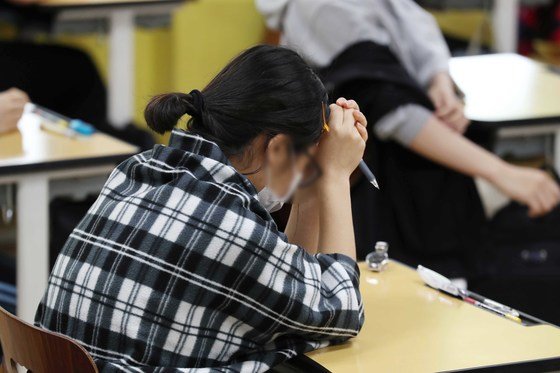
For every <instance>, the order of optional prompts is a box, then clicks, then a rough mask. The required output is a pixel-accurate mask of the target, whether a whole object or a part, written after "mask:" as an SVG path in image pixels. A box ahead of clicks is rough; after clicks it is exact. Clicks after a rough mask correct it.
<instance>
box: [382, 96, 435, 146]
mask: <svg viewBox="0 0 560 373" xmlns="http://www.w3.org/2000/svg"><path fill="white" fill-rule="evenodd" d="M432 115H433V113H432V112H431V111H430V110H428V109H426V108H425V107H423V106H420V105H417V104H408V105H403V106H400V107H398V108H397V109H395V110H393V111H391V112H389V113H387V114H385V115H384V116H383V117H382V118H381V119H380V120H379V122H377V124H376V125H375V127H374V132H375V135H376V136H377V137H378V138H380V139H381V140H395V141H396V142H398V143H400V144H402V145H404V146H406V147H408V146H409V145H410V143H411V142H412V140H414V138H415V137H416V136H417V135H418V133H419V132H420V130H422V128H424V126H425V125H426V122H427V121H428V119H429V118H430V117H431V116H432Z"/></svg>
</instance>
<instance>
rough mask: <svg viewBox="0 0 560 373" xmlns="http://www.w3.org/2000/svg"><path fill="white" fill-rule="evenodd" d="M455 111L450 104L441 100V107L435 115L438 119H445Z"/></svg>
mask: <svg viewBox="0 0 560 373" xmlns="http://www.w3.org/2000/svg"><path fill="white" fill-rule="evenodd" d="M454 109H455V106H454V105H453V103H452V102H448V101H447V100H445V99H442V102H441V105H440V106H439V107H438V109H437V110H436V115H437V116H438V117H440V118H445V117H446V116H448V115H449V114H450V113H451V112H452V111H453V110H454Z"/></svg>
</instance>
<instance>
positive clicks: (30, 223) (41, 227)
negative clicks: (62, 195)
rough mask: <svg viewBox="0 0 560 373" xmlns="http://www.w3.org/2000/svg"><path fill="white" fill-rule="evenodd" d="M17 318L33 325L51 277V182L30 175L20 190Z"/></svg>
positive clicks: (19, 187) (19, 186) (20, 184)
mask: <svg viewBox="0 0 560 373" xmlns="http://www.w3.org/2000/svg"><path fill="white" fill-rule="evenodd" d="M16 259H17V314H18V316H20V317H21V318H23V320H25V321H28V322H32V321H33V318H34V316H35V310H36V309H37V305H38V304H39V301H40V299H41V297H42V296H43V292H44V291H45V288H46V286H47V279H48V275H49V180H48V178H47V176H46V175H29V176H25V177H22V178H21V179H20V180H19V182H18V190H17V257H16Z"/></svg>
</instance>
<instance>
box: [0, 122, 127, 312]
mask: <svg viewBox="0 0 560 373" xmlns="http://www.w3.org/2000/svg"><path fill="white" fill-rule="evenodd" d="M19 127H20V132H12V133H9V134H5V135H2V136H0V185H2V184H4V185H13V184H15V185H16V187H17V197H16V207H17V212H16V216H17V221H16V223H17V258H16V259H17V313H18V315H19V316H20V317H22V318H23V319H24V320H26V321H32V320H33V317H34V314H35V310H36V308H37V304H38V302H39V300H40V298H41V296H42V295H43V292H44V290H45V288H46V285H47V277H48V274H49V273H48V263H49V201H50V199H51V197H53V196H55V195H59V194H66V195H68V194H76V193H77V192H78V193H82V194H87V193H92V192H99V190H100V188H101V186H102V185H103V183H104V182H105V180H106V178H107V176H108V175H109V173H110V172H111V170H112V169H113V168H114V166H115V164H116V163H118V162H120V161H122V160H124V159H125V158H127V157H129V156H130V155H132V154H134V153H136V152H137V149H136V147H134V146H132V145H129V144H127V143H124V142H122V141H120V140H117V139H114V138H112V137H110V136H107V135H105V134H102V133H96V134H94V135H93V136H91V137H89V138H80V139H70V138H67V137H63V136H60V135H55V134H50V133H46V132H44V131H41V130H40V128H39V119H38V118H37V117H36V116H34V115H31V114H26V115H24V117H23V118H22V120H21V121H20V124H19Z"/></svg>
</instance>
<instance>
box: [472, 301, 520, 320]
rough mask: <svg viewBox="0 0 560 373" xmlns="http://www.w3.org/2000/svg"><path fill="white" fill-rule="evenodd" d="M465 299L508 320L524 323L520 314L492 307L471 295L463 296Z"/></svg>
mask: <svg viewBox="0 0 560 373" xmlns="http://www.w3.org/2000/svg"><path fill="white" fill-rule="evenodd" d="M463 300H464V301H465V302H467V303H469V304H472V305H473V306H476V307H479V308H482V309H485V310H487V311H490V312H493V313H495V314H498V315H500V316H502V317H505V318H506V319H508V320H511V321H515V322H516V323H519V324H522V321H521V319H520V318H519V316H516V315H513V314H511V313H510V312H506V311H503V310H501V309H498V308H497V307H492V306H490V305H489V304H487V303H482V302H479V301H477V300H475V299H473V298H471V297H463Z"/></svg>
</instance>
